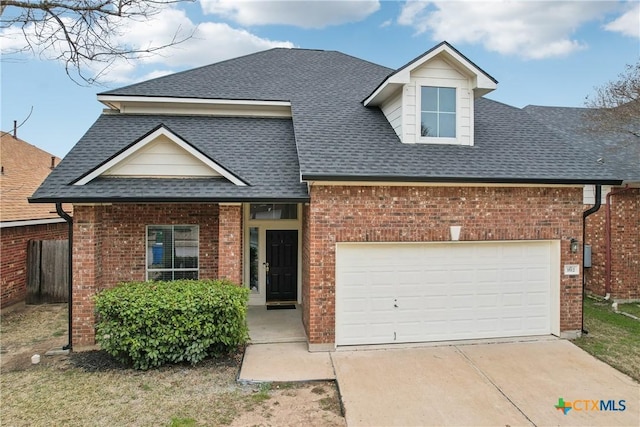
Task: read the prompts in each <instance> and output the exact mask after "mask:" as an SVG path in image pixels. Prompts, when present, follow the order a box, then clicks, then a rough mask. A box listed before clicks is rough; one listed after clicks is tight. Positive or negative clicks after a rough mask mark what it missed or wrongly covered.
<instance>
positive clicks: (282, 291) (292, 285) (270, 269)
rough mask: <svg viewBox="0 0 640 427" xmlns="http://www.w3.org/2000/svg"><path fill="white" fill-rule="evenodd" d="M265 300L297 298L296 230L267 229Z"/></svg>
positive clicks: (290, 299) (292, 299) (291, 299)
mask: <svg viewBox="0 0 640 427" xmlns="http://www.w3.org/2000/svg"><path fill="white" fill-rule="evenodd" d="M266 259H267V260H266V263H265V267H266V272H267V295H266V297H267V302H269V301H296V300H297V299H298V230H267V257H266Z"/></svg>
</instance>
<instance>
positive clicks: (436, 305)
mask: <svg viewBox="0 0 640 427" xmlns="http://www.w3.org/2000/svg"><path fill="white" fill-rule="evenodd" d="M559 286H560V242H559V241H547V240H545V241H500V242H434V243H338V244H337V247H336V345H338V346H340V345H366V344H392V343H411V342H427V341H446V340H462V339H477V338H498V337H518V336H532V335H548V334H554V335H558V334H559V332H560V331H559V329H560V326H559V298H560V296H559Z"/></svg>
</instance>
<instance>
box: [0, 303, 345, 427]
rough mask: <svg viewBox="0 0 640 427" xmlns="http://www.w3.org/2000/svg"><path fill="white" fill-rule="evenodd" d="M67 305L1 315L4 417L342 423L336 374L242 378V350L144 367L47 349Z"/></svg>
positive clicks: (60, 338)
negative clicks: (278, 380)
mask: <svg viewBox="0 0 640 427" xmlns="http://www.w3.org/2000/svg"><path fill="white" fill-rule="evenodd" d="M66 314H67V311H66V305H57V306H54V305H52V306H46V305H44V306H27V307H26V308H25V309H24V310H23V311H21V312H16V313H10V314H8V315H3V316H2V317H1V319H0V320H1V322H0V329H1V330H2V334H1V336H0V352H1V355H2V356H1V357H0V370H1V375H0V393H1V395H0V402H1V409H0V425H2V426H5V425H7V426H58V425H73V426H171V427H192V426H231V427H233V426H252V425H277V426H298V425H311V426H313V425H322V426H340V427H344V425H345V420H344V418H343V417H342V414H341V408H340V401H339V397H338V393H337V388H336V385H335V384H334V383H333V382H312V383H301V384H269V383H266V384H261V385H259V384H253V385H243V384H238V383H237V382H236V376H237V374H238V369H239V368H240V363H241V357H242V353H241V352H238V353H235V354H232V355H229V356H226V357H222V358H219V359H213V358H210V359H207V360H205V361H203V362H202V363H200V364H198V365H197V366H195V367H194V366H190V365H169V366H164V367H161V368H158V369H151V370H149V371H135V370H133V369H129V368H127V367H123V366H121V365H119V364H118V363H117V362H115V361H114V360H113V359H111V358H110V357H108V356H107V355H105V353H104V352H101V351H90V352H84V353H83V352H79V353H72V354H71V355H69V356H44V352H45V351H46V350H48V349H51V348H52V347H58V348H59V347H60V346H62V345H63V344H65V343H66ZM34 353H39V354H41V355H42V361H41V362H40V364H38V365H32V364H31V356H32V355H33V354H34Z"/></svg>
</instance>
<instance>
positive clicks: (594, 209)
mask: <svg viewBox="0 0 640 427" xmlns="http://www.w3.org/2000/svg"><path fill="white" fill-rule="evenodd" d="M607 197H609V196H608V195H607ZM601 201H602V185H600V184H596V203H595V204H594V205H593V206H591V207H590V208H589V209H587V210H586V211H584V212H582V313H581V315H582V333H583V334H585V335H586V334H588V333H589V331H587V330H586V329H585V328H584V295H585V293H586V285H587V278H586V277H585V275H584V246H585V240H586V239H587V217H588V216H589V215H592V214H594V213H596V212H597V211H598V210H599V209H600V205H601Z"/></svg>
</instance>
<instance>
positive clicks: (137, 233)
mask: <svg viewBox="0 0 640 427" xmlns="http://www.w3.org/2000/svg"><path fill="white" fill-rule="evenodd" d="M182 224H192V225H198V226H199V230H200V242H199V243H200V253H199V255H200V259H199V268H200V273H199V275H200V278H216V277H218V238H219V237H218V236H219V235H218V231H219V230H218V205H217V204H114V205H106V206H74V244H73V345H74V346H83V345H92V344H94V342H95V329H94V327H95V325H94V323H95V315H94V304H93V299H92V298H93V296H94V295H95V294H96V292H99V291H101V290H103V289H107V288H111V287H113V286H115V285H116V284H118V283H120V282H123V281H130V280H145V279H146V264H145V263H146V253H145V251H146V226H147V225H182Z"/></svg>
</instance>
